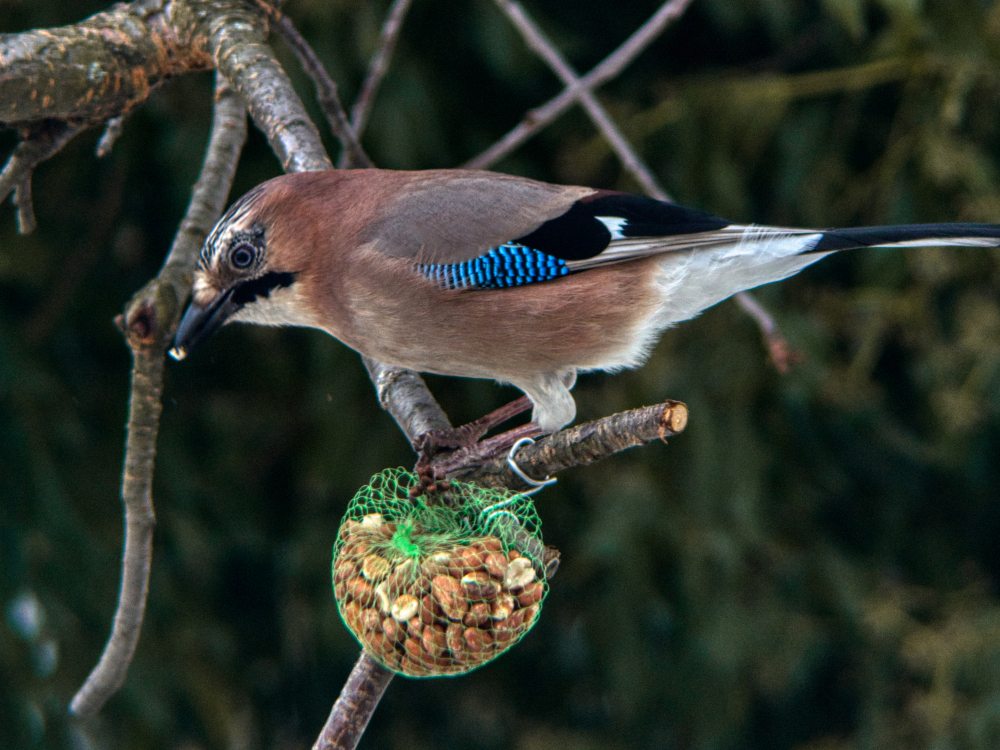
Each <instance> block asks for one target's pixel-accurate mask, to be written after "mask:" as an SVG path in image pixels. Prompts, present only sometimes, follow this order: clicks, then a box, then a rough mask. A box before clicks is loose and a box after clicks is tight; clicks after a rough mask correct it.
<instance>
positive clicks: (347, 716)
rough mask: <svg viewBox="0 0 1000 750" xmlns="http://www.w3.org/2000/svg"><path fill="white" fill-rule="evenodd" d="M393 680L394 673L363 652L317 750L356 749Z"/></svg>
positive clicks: (316, 747)
mask: <svg viewBox="0 0 1000 750" xmlns="http://www.w3.org/2000/svg"><path fill="white" fill-rule="evenodd" d="M392 678H393V673H392V672H390V671H389V670H388V669H386V668H385V667H383V666H382V665H381V664H379V663H378V662H377V661H375V660H374V659H373V658H372V657H370V656H369V655H368V653H367V652H365V651H362V652H361V656H359V657H358V661H357V662H356V663H355V665H354V669H352V670H351V675H350V677H348V678H347V682H346V683H344V689H343V690H342V691H341V692H340V697H338V698H337V702H336V703H334V704H333V710H332V711H330V717H329V718H328V719H327V720H326V724H325V725H324V727H323V731H322V732H320V734H319V737H318V738H317V739H316V743H315V744H314V745H313V750H354V748H355V747H357V746H358V742H359V741H360V740H361V735H363V734H364V733H365V728H366V727H367V726H368V722H369V721H370V720H371V718H372V714H373V713H375V708H376V707H377V706H378V702H379V700H381V698H382V694H383V693H384V692H385V689H386V688H387V687H389V683H390V682H391V681H392Z"/></svg>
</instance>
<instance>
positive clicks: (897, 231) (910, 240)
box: [807, 224, 1000, 253]
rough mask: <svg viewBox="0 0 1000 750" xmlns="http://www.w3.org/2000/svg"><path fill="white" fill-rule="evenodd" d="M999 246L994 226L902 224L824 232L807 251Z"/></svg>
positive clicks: (998, 233)
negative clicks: (863, 248)
mask: <svg viewBox="0 0 1000 750" xmlns="http://www.w3.org/2000/svg"><path fill="white" fill-rule="evenodd" d="M940 245H964V246H968V247H1000V225H997V224H904V225H901V226H890V227H856V228H854V229H828V230H826V231H824V232H823V236H822V238H821V239H820V241H819V242H818V243H817V244H816V246H815V247H814V248H812V249H811V250H808V251H807V252H812V253H828V252H832V251H835V250H850V249H853V248H862V247H928V246H930V247H935V246H940Z"/></svg>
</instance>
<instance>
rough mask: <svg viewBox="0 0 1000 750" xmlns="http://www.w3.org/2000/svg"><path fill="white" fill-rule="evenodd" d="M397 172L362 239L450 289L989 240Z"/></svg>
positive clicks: (961, 231)
mask: <svg viewBox="0 0 1000 750" xmlns="http://www.w3.org/2000/svg"><path fill="white" fill-rule="evenodd" d="M396 174H397V175H399V174H404V173H396ZM405 174H406V175H407V176H406V177H405V178H404V179H407V180H409V182H408V184H407V185H406V187H405V189H404V190H399V191H398V192H396V193H395V194H394V195H393V197H392V198H391V199H390V200H388V201H386V202H385V203H384V205H383V206H382V208H381V211H380V212H379V213H380V215H379V216H378V217H376V219H375V221H373V222H372V223H371V224H370V225H369V229H368V231H369V232H370V233H371V239H374V240H375V244H376V246H377V247H378V248H379V249H380V250H382V252H385V253H386V254H388V255H391V256H393V257H402V258H407V259H410V260H412V261H413V262H414V264H415V266H416V267H417V268H418V269H419V271H420V272H421V273H423V274H424V275H425V276H427V277H429V278H431V279H432V280H434V281H436V282H437V283H438V284H440V285H441V286H442V287H445V288H451V289H463V288H465V289H468V288H472V289H476V288H478V289H482V288H504V287H509V286H520V285H523V284H528V283H535V282H541V281H549V280H552V279H556V278H559V277H561V276H565V275H567V274H570V273H575V272H578V271H584V270H586V269H588V268H594V267H597V266H602V265H608V264H614V263H622V262H625V261H630V260H635V259H638V258H644V257H648V256H651V255H664V254H673V253H680V252H683V251H699V252H704V253H705V256H706V258H708V256H711V258H708V260H710V261H711V262H713V263H717V262H722V263H724V264H733V263H735V264H736V265H746V264H747V263H749V264H750V265H753V264H754V263H766V262H769V260H771V259H772V256H775V257H777V256H781V257H785V256H790V255H799V254H803V253H827V252H833V251H836V250H843V249H848V248H854V247H913V246H919V245H977V246H991V245H996V244H998V241H1000V240H998V236H1000V228H998V227H997V226H994V225H983V224H920V225H907V226H890V227H861V228H857V229H833V230H816V229H791V228H779V227H760V226H755V225H745V224H732V223H730V222H729V221H727V220H725V219H722V218H719V217H718V216H714V215H712V214H710V213H706V212H704V211H700V210H697V209H693V208H686V207H684V206H680V205H677V204H675V203H669V202H666V201H660V200H656V199H654V198H649V197H646V196H639V195H629V194H627V193H618V192H613V191H607V190H593V189H590V188H580V187H563V186H558V185H550V184H547V183H542V182H535V181H534V180H528V179H525V178H521V177H512V176H508V175H499V174H496V173H490V172H475V171H471V170H470V171H463V170H437V171H428V172H419V173H405ZM397 179H399V178H397ZM751 257H753V258H754V259H753V260H751Z"/></svg>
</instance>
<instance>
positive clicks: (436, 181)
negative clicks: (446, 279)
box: [360, 169, 597, 264]
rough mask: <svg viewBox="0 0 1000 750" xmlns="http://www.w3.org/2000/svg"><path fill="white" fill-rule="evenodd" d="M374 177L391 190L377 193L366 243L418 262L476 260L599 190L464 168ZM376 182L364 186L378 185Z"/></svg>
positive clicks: (369, 182) (365, 230) (370, 179)
mask: <svg viewBox="0 0 1000 750" xmlns="http://www.w3.org/2000/svg"><path fill="white" fill-rule="evenodd" d="M366 171H368V172H373V171H374V170H366ZM372 177H377V178H379V179H381V180H384V181H385V183H386V184H385V186H378V187H375V188H374V189H375V191H376V193H375V195H377V199H378V202H379V205H378V206H377V208H374V209H373V211H372V214H371V216H370V218H368V219H367V220H366V226H365V228H364V231H363V233H362V236H361V238H360V239H361V241H362V242H365V243H372V244H373V245H374V246H375V247H376V248H377V249H378V250H379V251H381V252H383V253H384V254H386V255H389V256H391V257H394V258H407V259H410V260H413V261H414V262H415V263H418V264H435V263H438V264H442V263H443V264H451V263H462V262H464V261H468V260H472V259H473V258H476V257H478V256H480V255H483V254H484V253H487V252H489V251H490V250H492V249H494V248H497V247H499V246H500V245H503V244H504V243H507V242H510V241H511V240H512V239H514V238H516V237H520V236H522V235H525V234H529V233H531V232H533V231H535V230H536V229H538V228H539V227H540V226H542V225H544V224H545V223H546V222H548V221H549V220H551V219H555V218H556V217H559V216H561V215H562V214H565V213H566V212H567V211H569V210H570V209H571V207H572V206H573V204H574V203H576V202H577V201H579V200H580V199H585V198H587V197H588V196H590V195H593V194H595V193H596V192H597V191H595V190H594V189H593V188H583V187H565V186H561V185H549V184H547V183H544V182H536V181H535V180H529V179H526V178H523V177H513V176H510V175H502V174H495V173H491V172H478V171H474V170H460V169H447V170H445V169H443V170H426V171H422V172H381V171H380V172H378V173H377V174H375V175H373V176H372ZM372 177H369V178H368V181H367V182H366V183H365V184H366V186H371V185H373V184H375V182H376V181H375V180H374V179H372Z"/></svg>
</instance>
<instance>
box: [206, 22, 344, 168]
mask: <svg viewBox="0 0 1000 750" xmlns="http://www.w3.org/2000/svg"><path fill="white" fill-rule="evenodd" d="M261 7H264V6H263V4H261ZM205 25H206V26H207V28H206V29H205V33H207V34H208V35H209V39H210V42H209V44H210V47H211V49H212V57H213V58H214V60H215V63H216V66H217V69H218V71H219V72H220V73H222V75H224V76H225V77H226V79H227V80H228V81H229V82H230V83H231V84H232V85H233V87H234V88H235V89H236V90H237V91H238V92H239V93H240V94H241V95H242V96H243V99H244V101H246V103H247V107H248V109H249V110H250V116H251V117H252V118H253V121H254V123H255V124H256V125H257V127H258V128H260V130H261V131H262V132H263V133H264V135H265V136H267V140H268V143H269V144H270V146H271V150H272V151H274V154H275V156H277V157H278V161H279V162H281V168H282V169H283V170H284V171H285V172H309V171H316V170H322V169H332V168H333V163H332V162H331V161H330V157H328V156H327V155H326V151H325V150H324V149H323V143H322V141H321V140H320V138H319V131H318V130H316V126H315V125H314V124H313V122H312V120H310V119H309V114H308V113H307V112H306V109H305V107H304V106H303V104H302V101H301V100H300V99H299V97H298V95H297V94H296V93H295V89H294V88H293V87H292V82H291V81H290V80H289V79H288V75H287V74H286V73H285V71H284V69H283V68H282V67H281V63H279V62H278V58H276V57H275V56H274V52H273V51H272V50H271V48H270V47H268V46H267V44H265V43H264V39H265V38H266V37H267V29H266V28H264V26H265V24H264V23H263V18H262V17H261V16H259V15H257V14H256V13H255V12H254V11H253V10H251V6H246V7H243V6H240V7H238V8H233V9H231V10H230V11H229V14H228V16H226V17H222V18H214V17H209V18H207V19H206V24H205Z"/></svg>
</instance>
